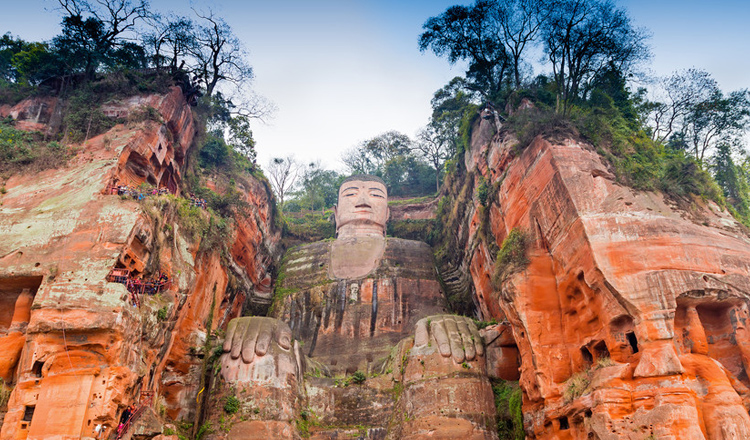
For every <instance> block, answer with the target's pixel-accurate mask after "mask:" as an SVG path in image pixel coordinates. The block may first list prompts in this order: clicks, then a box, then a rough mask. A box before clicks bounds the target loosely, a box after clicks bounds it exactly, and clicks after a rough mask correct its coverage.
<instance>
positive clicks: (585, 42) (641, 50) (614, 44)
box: [541, 0, 649, 113]
mask: <svg viewBox="0 0 750 440" xmlns="http://www.w3.org/2000/svg"><path fill="white" fill-rule="evenodd" d="M546 7H547V10H548V14H547V17H546V18H545V20H544V21H543V22H542V25H541V34H542V39H543V45H544V52H545V54H546V55H547V58H548V60H549V62H550V64H551V66H552V73H553V77H554V80H555V83H556V85H557V110H558V112H561V113H566V112H567V110H568V109H569V107H570V105H571V104H573V103H574V102H575V101H576V100H578V99H581V98H585V97H587V95H588V93H589V92H590V91H591V88H592V81H593V79H594V78H596V77H597V75H598V74H599V73H600V72H602V71H604V70H606V69H616V70H617V71H619V72H621V73H623V74H627V73H629V72H631V71H632V69H633V68H634V67H635V66H636V65H637V63H639V62H641V61H643V60H645V59H647V58H648V57H649V50H648V48H647V46H646V45H645V41H646V37H647V35H646V33H645V31H643V30H640V29H636V28H634V27H633V25H632V24H631V21H630V17H628V15H627V13H626V12H625V10H624V9H621V8H617V7H616V6H615V5H614V3H613V2H612V1H611V0H555V1H554V2H550V3H549V4H547V5H546Z"/></svg>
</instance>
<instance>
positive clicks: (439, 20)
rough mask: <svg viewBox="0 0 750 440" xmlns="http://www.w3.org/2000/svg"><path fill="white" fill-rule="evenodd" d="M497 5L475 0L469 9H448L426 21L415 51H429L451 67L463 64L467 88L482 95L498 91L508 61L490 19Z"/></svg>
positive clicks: (507, 56) (506, 52)
mask: <svg viewBox="0 0 750 440" xmlns="http://www.w3.org/2000/svg"><path fill="white" fill-rule="evenodd" d="M497 4H498V3H497V2H487V1H477V2H476V4H474V5H473V6H451V7H450V8H448V9H447V10H446V11H445V12H443V13H442V14H440V15H438V16H437V17H431V18H429V19H428V20H427V21H426V22H425V24H424V25H423V26H422V29H424V32H423V33H422V34H421V35H420V36H419V49H420V50H421V51H425V50H427V49H430V50H432V52H433V53H435V55H437V56H440V57H443V56H444V57H446V58H448V62H450V63H451V64H455V63H456V62H458V61H466V62H467V63H468V65H469V69H468V70H467V72H466V77H467V79H469V87H471V88H472V89H473V90H476V91H478V92H480V93H482V94H484V95H486V96H491V95H494V94H496V93H497V92H499V91H500V90H501V88H502V84H503V82H504V81H505V79H506V75H507V73H508V69H509V68H510V67H511V64H512V63H511V59H510V55H509V53H508V51H507V50H506V49H505V45H504V44H503V42H502V40H499V39H498V29H497V28H493V24H496V22H495V21H494V20H491V19H490V17H493V16H495V15H496V14H492V13H491V10H492V7H493V5H497Z"/></svg>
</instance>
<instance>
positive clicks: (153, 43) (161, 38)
mask: <svg viewBox="0 0 750 440" xmlns="http://www.w3.org/2000/svg"><path fill="white" fill-rule="evenodd" d="M143 42H144V45H145V46H146V47H147V48H148V49H149V50H150V51H151V60H152V63H153V65H154V67H156V68H157V69H158V68H161V67H162V66H163V65H167V66H169V69H170V72H173V73H174V72H176V71H177V69H178V67H180V65H181V63H186V62H187V61H188V57H189V56H190V53H191V52H192V51H193V50H194V48H195V45H196V44H197V41H196V39H195V24H194V23H193V20H191V19H190V18H188V17H180V16H167V17H156V19H155V20H154V23H153V27H152V30H151V31H150V32H149V33H147V34H146V35H144V37H143Z"/></svg>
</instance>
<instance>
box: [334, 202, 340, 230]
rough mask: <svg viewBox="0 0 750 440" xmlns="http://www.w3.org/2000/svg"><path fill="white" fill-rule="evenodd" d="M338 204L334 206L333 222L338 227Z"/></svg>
mask: <svg viewBox="0 0 750 440" xmlns="http://www.w3.org/2000/svg"><path fill="white" fill-rule="evenodd" d="M338 206H339V205H338V204H335V205H333V220H334V222H336V225H337V226H338V224H339V210H338Z"/></svg>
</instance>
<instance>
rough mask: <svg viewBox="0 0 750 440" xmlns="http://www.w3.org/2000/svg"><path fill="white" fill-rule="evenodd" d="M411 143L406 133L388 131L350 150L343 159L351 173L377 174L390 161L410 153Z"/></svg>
mask: <svg viewBox="0 0 750 440" xmlns="http://www.w3.org/2000/svg"><path fill="white" fill-rule="evenodd" d="M411 143H412V142H411V139H409V137H408V136H406V135H405V134H402V133H399V132H397V131H387V132H385V133H381V134H379V135H377V136H375V137H374V138H372V139H369V140H366V141H364V142H362V144H360V146H359V147H358V148H356V149H353V150H349V151H348V152H346V153H345V154H344V156H343V157H342V159H341V160H342V161H343V162H344V165H346V167H347V168H348V170H349V172H350V173H353V174H354V173H362V174H377V173H378V171H380V172H382V170H383V167H384V166H385V164H386V163H387V162H388V161H390V160H392V159H394V158H396V157H398V156H402V155H404V154H408V153H409V151H410V148H411Z"/></svg>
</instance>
